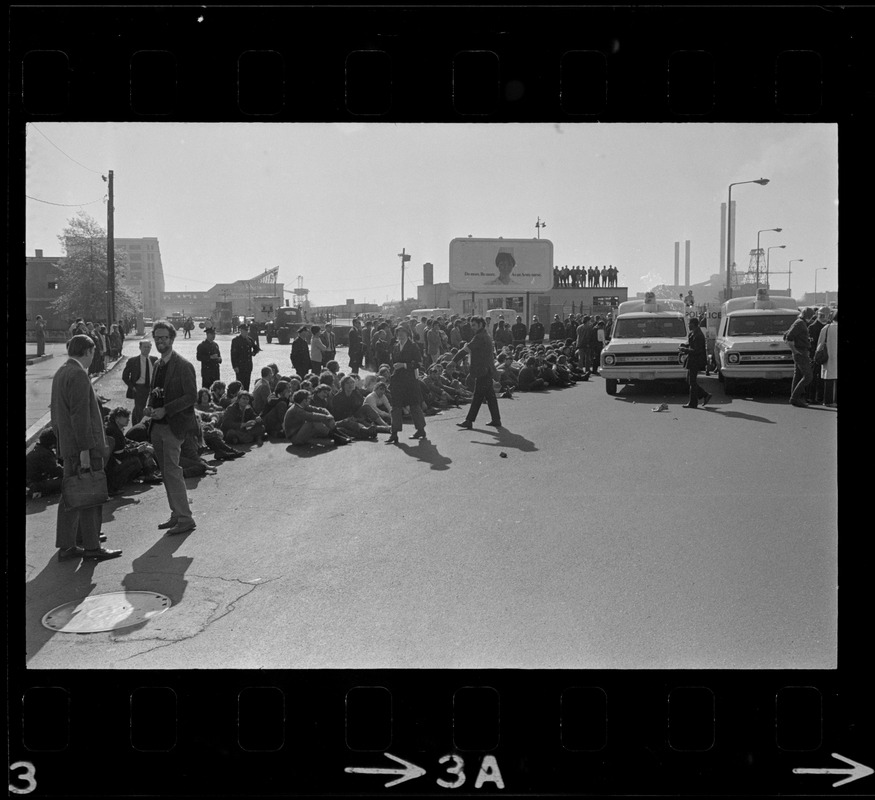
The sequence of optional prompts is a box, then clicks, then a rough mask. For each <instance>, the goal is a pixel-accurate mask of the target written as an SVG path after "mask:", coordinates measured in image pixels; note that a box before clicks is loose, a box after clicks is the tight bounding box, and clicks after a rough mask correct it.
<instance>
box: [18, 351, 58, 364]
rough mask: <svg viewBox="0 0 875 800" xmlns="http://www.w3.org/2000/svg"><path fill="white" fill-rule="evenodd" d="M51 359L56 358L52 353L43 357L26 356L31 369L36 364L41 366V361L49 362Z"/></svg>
mask: <svg viewBox="0 0 875 800" xmlns="http://www.w3.org/2000/svg"><path fill="white" fill-rule="evenodd" d="M50 358H54V355H53V354H52V353H45V354H44V355H41V356H25V360H26V363H27V366H29V367H32V366H33V365H34V364H39V363H40V361H48V360H49V359H50Z"/></svg>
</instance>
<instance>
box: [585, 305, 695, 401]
mask: <svg viewBox="0 0 875 800" xmlns="http://www.w3.org/2000/svg"><path fill="white" fill-rule="evenodd" d="M687 333H688V331H687V321H686V318H685V316H684V304H683V302H682V301H681V300H657V299H656V297H655V295H654V294H653V292H647V294H646V295H645V296H644V299H643V300H626V301H625V302H623V303H620V305H619V306H618V307H617V315H616V319H615V320H614V327H613V330H612V331H611V340H610V341H609V342H608V343H607V344H606V345H605V346H604V348H603V349H602V355H601V372H602V377H603V378H604V379H605V391H607V393H608V394H610V395H614V394H616V393H617V385H618V384H620V383H639V382H641V381H666V380H667V381H673V380H674V381H684V384H685V385H686V380H687V370H686V368H685V367H684V365H683V363H682V361H681V352H680V346H681V345H682V344H686V343H687Z"/></svg>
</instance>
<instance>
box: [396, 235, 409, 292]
mask: <svg viewBox="0 0 875 800" xmlns="http://www.w3.org/2000/svg"><path fill="white" fill-rule="evenodd" d="M398 258H400V259H401V302H402V303H403V302H404V262H405V261H410V255H409V254H408V253H407V248H406V247H402V248H401V252H400V253H398Z"/></svg>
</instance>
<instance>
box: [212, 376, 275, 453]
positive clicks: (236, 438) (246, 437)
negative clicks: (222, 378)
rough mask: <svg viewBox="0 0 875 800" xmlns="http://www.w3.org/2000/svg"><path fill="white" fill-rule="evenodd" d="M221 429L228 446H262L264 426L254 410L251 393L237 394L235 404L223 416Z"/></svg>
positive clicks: (241, 392)
mask: <svg viewBox="0 0 875 800" xmlns="http://www.w3.org/2000/svg"><path fill="white" fill-rule="evenodd" d="M236 382H237V381H235V383H236ZM228 388H229V389H230V388H231V387H230V386H229V387H228ZM220 428H221V431H222V433H223V434H225V441H226V442H227V443H228V444H252V443H253V442H257V443H258V444H261V441H262V439H263V438H264V424H263V423H262V420H261V417H259V416H258V415H257V414H256V413H255V412H254V411H253V410H252V395H251V394H250V393H249V392H247V391H246V390H243V391H240V392H238V393H237V395H236V398H235V400H234V402H233V403H232V404H231V405H230V406H228V408H226V409H225V413H224V414H223V415H222V422H221V424H220Z"/></svg>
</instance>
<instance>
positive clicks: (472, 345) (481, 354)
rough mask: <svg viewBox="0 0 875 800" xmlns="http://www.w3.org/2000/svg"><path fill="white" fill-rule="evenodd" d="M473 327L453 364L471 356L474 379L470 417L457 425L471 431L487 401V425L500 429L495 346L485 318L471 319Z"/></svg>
mask: <svg viewBox="0 0 875 800" xmlns="http://www.w3.org/2000/svg"><path fill="white" fill-rule="evenodd" d="M471 326H472V327H473V328H474V336H473V338H472V339H471V341H470V342H468V343H467V344H466V345H465V346H464V347H463V348H462V349H461V350H459V352H458V353H456V355H455V356H454V357H453V362H454V363H458V362H459V361H461V360H462V359H463V358H464V357H465V354H466V353H469V354H470V356H471V369H470V371H469V374H470V375H471V377H472V378H474V397H473V398H472V399H471V406H470V407H469V408H468V415H467V416H466V417H465V420H464V422H458V423H456V424H457V425H458V426H459V427H460V428H465V429H466V430H471V428H473V427H474V421H475V420H476V419H477V412H478V411H480V406H481V405H483V401H484V400H485V401H486V405H487V406H488V407H489V413H490V415H491V417H492V418H491V419H490V420H489V422H487V423H486V424H487V425H491V426H492V427H493V428H500V427H501V414H500V413H499V411H498V400H496V398H495V389H494V388H493V386H492V374H493V372H494V371H495V346H494V345H493V344H492V339H490V338H489V334H488V333H487V332H486V321H485V320H484V319H483V317H471ZM393 402H394V397H393Z"/></svg>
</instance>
